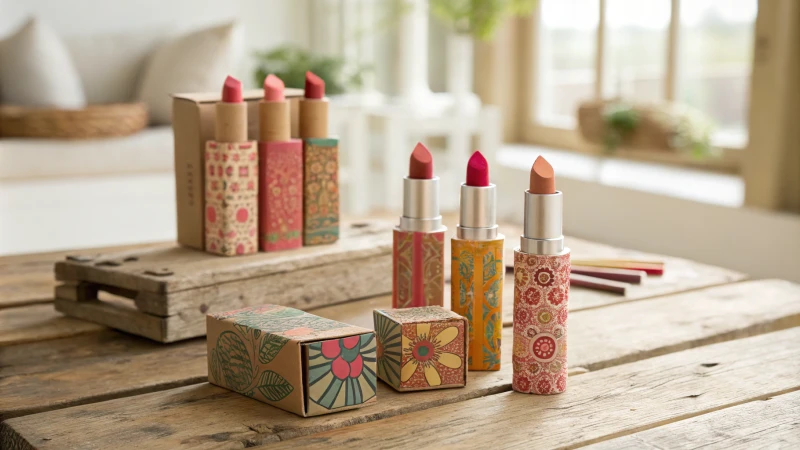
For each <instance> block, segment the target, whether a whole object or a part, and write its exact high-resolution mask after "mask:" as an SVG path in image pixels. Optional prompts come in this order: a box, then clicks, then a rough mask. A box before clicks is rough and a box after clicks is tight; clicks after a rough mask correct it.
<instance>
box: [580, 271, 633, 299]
mask: <svg viewBox="0 0 800 450" xmlns="http://www.w3.org/2000/svg"><path fill="white" fill-rule="evenodd" d="M569 285H570V287H575V286H580V287H585V288H589V289H595V290H598V291H607V292H613V293H615V294H620V295H625V293H626V292H627V290H628V283H620V282H619V281H612V280H604V279H602V278H597V277H590V276H588V275H578V274H575V273H573V274H570V276H569Z"/></svg>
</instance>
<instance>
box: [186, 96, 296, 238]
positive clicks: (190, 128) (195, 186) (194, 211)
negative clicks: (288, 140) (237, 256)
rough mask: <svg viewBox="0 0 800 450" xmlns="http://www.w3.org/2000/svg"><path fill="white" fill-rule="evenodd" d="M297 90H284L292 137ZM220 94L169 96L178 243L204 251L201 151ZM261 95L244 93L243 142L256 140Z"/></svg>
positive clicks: (210, 130)
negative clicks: (244, 136)
mask: <svg viewBox="0 0 800 450" xmlns="http://www.w3.org/2000/svg"><path fill="white" fill-rule="evenodd" d="M302 93H303V91H302V90H301V89H286V91H285V95H286V97H287V98H291V99H292V100H293V101H291V102H290V103H291V105H292V111H291V113H292V114H291V117H292V121H293V123H292V130H294V131H293V137H294V136H295V134H294V133H295V132H296V130H297V128H298V127H297V124H296V123H294V122H295V120H296V117H297V113H296V111H295V109H297V101H294V100H295V99H296V98H299V97H300V96H301V95H302ZM220 96H221V92H213V93H193V94H173V95H172V130H173V133H174V142H175V197H176V206H177V212H178V243H179V244H181V245H183V246H186V247H191V248H195V249H198V250H203V249H204V242H203V238H204V236H205V230H204V226H205V200H204V195H203V190H204V186H205V160H204V154H205V148H206V142H207V141H210V140H213V139H214V119H215V108H214V104H215V103H217V102H218V101H219V100H220ZM263 96H264V91H263V90H262V89H253V90H248V91H245V92H244V100H245V101H246V102H247V139H248V140H251V141H252V140H257V139H258V101H259V100H261V98H263Z"/></svg>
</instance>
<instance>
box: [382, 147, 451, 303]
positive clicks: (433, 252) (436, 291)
mask: <svg viewBox="0 0 800 450" xmlns="http://www.w3.org/2000/svg"><path fill="white" fill-rule="evenodd" d="M415 155H416V156H417V157H418V156H419V155H423V156H424V158H425V160H426V161H427V163H426V164H429V165H430V167H429V168H428V172H429V174H428V175H425V176H424V177H421V178H411V176H413V175H414V174H413V173H409V176H407V177H405V178H403V215H402V216H401V217H400V224H399V226H397V227H395V229H394V245H393V253H394V255H393V256H394V258H393V268H392V307H393V308H411V307H417V306H442V305H443V304H444V233H445V231H447V227H445V226H444V225H442V216H441V215H440V214H439V177H435V176H433V175H432V171H433V168H432V165H433V163H432V159H431V154H430V152H429V151H428V149H427V148H425V146H424V145H422V144H417V147H416V148H415V149H414V153H412V156H411V158H412V169H413V167H414V161H415V159H414V158H415ZM410 172H412V171H410Z"/></svg>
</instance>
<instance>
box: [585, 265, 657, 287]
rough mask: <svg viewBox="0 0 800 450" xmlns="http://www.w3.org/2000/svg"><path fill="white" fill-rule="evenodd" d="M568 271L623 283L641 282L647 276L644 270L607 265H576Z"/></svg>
mask: <svg viewBox="0 0 800 450" xmlns="http://www.w3.org/2000/svg"><path fill="white" fill-rule="evenodd" d="M570 273H573V274H579V275H589V276H590V277H596V278H603V279H606V280H614V281H622V282H624V283H631V284H642V280H644V279H645V278H647V272H645V271H644V270H631V269H612V268H607V267H592V266H577V265H573V266H572V267H571V268H570Z"/></svg>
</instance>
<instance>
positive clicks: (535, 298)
mask: <svg viewBox="0 0 800 450" xmlns="http://www.w3.org/2000/svg"><path fill="white" fill-rule="evenodd" d="M541 299H542V292H541V291H540V290H539V289H536V288H535V287H529V288H528V289H527V290H525V292H524V293H523V294H522V302H523V303H525V304H528V305H532V306H536V305H538V304H539V302H540V301H541Z"/></svg>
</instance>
